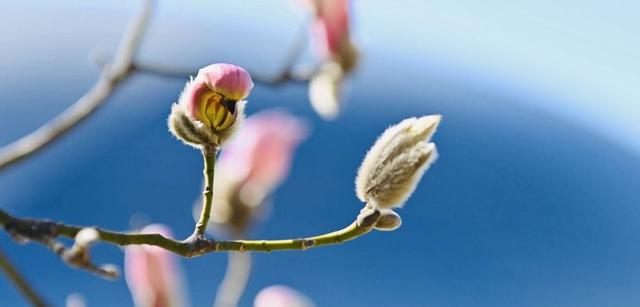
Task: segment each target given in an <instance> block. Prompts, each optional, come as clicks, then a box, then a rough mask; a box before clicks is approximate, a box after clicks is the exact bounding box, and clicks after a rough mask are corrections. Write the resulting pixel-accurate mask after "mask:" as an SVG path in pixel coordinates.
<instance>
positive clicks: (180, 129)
mask: <svg viewBox="0 0 640 307" xmlns="http://www.w3.org/2000/svg"><path fill="white" fill-rule="evenodd" d="M191 82H193V78H191V80H190V81H189V82H187V84H186V85H185V87H184V90H183V91H182V93H181V94H180V98H179V100H178V101H179V103H174V104H173V105H172V106H171V114H170V115H169V119H168V120H167V125H168V126H169V131H171V134H173V135H174V136H175V137H176V138H177V139H179V140H181V141H182V142H183V143H184V144H186V145H189V146H192V147H195V148H196V149H202V146H203V145H204V144H216V145H222V144H223V143H224V142H226V141H227V140H229V139H230V138H231V136H233V134H234V132H235V131H236V130H237V129H238V127H240V126H242V122H243V121H244V117H245V114H244V108H245V105H246V101H245V100H241V101H238V102H237V105H236V108H237V112H238V113H237V117H236V119H235V123H234V124H233V125H232V126H231V127H229V128H228V129H225V130H223V131H214V130H212V129H211V128H210V127H207V126H206V125H205V124H203V123H202V122H200V121H198V120H196V119H194V118H193V117H191V116H190V115H189V113H188V112H187V106H186V104H185V103H184V101H185V99H186V97H189V96H190V95H191V93H190V91H191V89H192V87H191Z"/></svg>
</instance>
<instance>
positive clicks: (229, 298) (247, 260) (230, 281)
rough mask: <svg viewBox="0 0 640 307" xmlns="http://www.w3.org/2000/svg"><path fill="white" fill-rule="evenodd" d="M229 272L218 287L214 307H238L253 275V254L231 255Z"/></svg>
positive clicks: (228, 263)
mask: <svg viewBox="0 0 640 307" xmlns="http://www.w3.org/2000/svg"><path fill="white" fill-rule="evenodd" d="M227 259H228V260H227V261H228V262H227V270H226V271H225V273H224V278H223V279H222V282H221V283H220V285H219V286H218V291H217V294H216V300H215V302H214V303H213V307H236V306H238V302H239V301H240V298H242V293H244V289H245V288H246V286H247V281H248V280H249V274H250V273H251V254H249V253H229V254H228V256H227Z"/></svg>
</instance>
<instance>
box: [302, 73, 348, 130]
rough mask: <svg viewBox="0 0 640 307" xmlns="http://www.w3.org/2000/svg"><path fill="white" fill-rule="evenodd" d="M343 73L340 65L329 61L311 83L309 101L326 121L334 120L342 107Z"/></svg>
mask: <svg viewBox="0 0 640 307" xmlns="http://www.w3.org/2000/svg"><path fill="white" fill-rule="evenodd" d="M342 80H343V72H342V68H341V67H340V65H339V64H338V63H336V62H333V61H328V62H326V63H324V64H323V65H322V67H321V68H320V70H318V72H316V73H315V74H314V75H313V76H312V77H311V80H310V81H309V100H310V101H311V106H312V107H313V109H314V110H315V111H316V112H317V113H318V114H319V115H320V116H321V117H322V118H324V119H326V120H331V119H334V118H335V117H336V116H337V115H338V112H339V111H340V107H341V98H342V97H341V96H342Z"/></svg>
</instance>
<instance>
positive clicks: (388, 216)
mask: <svg viewBox="0 0 640 307" xmlns="http://www.w3.org/2000/svg"><path fill="white" fill-rule="evenodd" d="M400 225H402V218H400V215H398V214H397V213H395V212H393V211H392V210H383V211H382V215H381V216H380V219H378V221H377V222H376V225H375V226H374V228H375V229H376V230H380V231H393V230H396V229H398V228H399V227H400Z"/></svg>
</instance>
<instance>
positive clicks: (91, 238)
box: [75, 228, 100, 248]
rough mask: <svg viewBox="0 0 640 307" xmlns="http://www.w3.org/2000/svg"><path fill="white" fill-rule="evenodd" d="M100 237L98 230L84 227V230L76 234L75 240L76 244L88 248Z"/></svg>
mask: <svg viewBox="0 0 640 307" xmlns="http://www.w3.org/2000/svg"><path fill="white" fill-rule="evenodd" d="M99 238H100V234H99V233H98V231H97V230H95V229H93V228H82V230H80V231H79V232H78V233H77V234H76V237H75V240H76V245H78V246H80V247H82V248H87V247H89V246H90V245H91V244H93V242H95V241H96V240H98V239H99Z"/></svg>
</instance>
